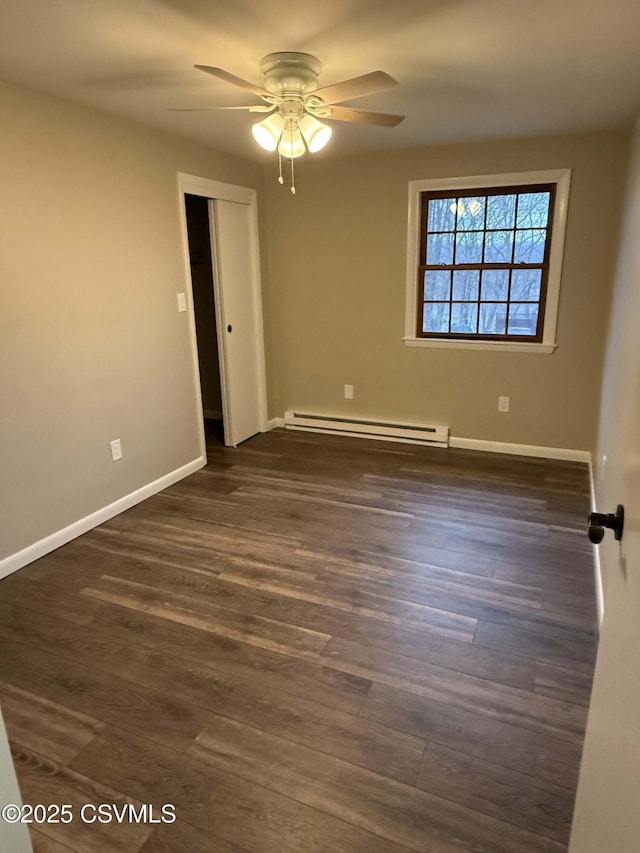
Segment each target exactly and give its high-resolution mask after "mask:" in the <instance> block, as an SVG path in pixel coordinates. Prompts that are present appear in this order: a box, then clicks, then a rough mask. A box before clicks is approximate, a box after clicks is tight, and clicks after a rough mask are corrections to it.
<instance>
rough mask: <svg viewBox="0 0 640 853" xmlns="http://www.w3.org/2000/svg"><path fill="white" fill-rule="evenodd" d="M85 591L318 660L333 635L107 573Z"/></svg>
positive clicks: (230, 635)
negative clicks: (231, 608) (159, 589)
mask: <svg viewBox="0 0 640 853" xmlns="http://www.w3.org/2000/svg"><path fill="white" fill-rule="evenodd" d="M81 592H82V594H83V595H87V596H90V597H92V598H97V599H99V600H101V601H106V602H109V603H110V604H116V605H118V606H119V607H126V608H128V609H130V610H134V611H137V610H139V611H141V612H143V613H149V614H151V615H154V616H159V617H160V618H162V619H167V620H169V621H171V622H180V623H182V624H185V625H191V626H192V627H194V628H199V629H200V630H203V631H210V632H211V633H212V634H219V635H221V636H223V637H230V638H231V639H234V640H241V641H242V642H243V643H249V644H250V645H255V646H260V647H261V648H265V649H269V650H271V651H276V652H281V653H284V654H288V655H290V656H291V657H299V658H302V659H303V660H317V658H318V655H319V654H320V653H321V652H322V650H323V649H324V647H325V646H326V644H327V642H328V641H329V639H330V637H329V635H328V634H322V633H320V632H318V631H314V630H312V629H311V628H299V627H298V626H295V625H289V624H287V623H284V622H277V621H276V620H274V619H266V618H265V617H263V616H254V615H251V614H244V613H238V612H237V611H235V610H230V609H228V608H226V607H220V606H219V605H216V604H212V603H211V602H208V601H202V600H200V599H197V598H194V597H192V596H187V595H178V594H175V593H166V592H165V593H162V592H159V591H158V590H156V589H154V588H153V587H151V586H148V585H147V584H141V583H138V582H137V581H130V580H125V579H124V578H114V577H110V576H108V575H105V576H104V577H102V578H100V581H99V585H98V584H96V585H94V586H91V587H85V588H84V589H83V590H82V591H81Z"/></svg>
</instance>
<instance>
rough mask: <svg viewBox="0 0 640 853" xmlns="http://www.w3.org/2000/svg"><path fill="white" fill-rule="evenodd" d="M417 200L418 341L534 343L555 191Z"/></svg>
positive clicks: (427, 195) (527, 189) (430, 195)
mask: <svg viewBox="0 0 640 853" xmlns="http://www.w3.org/2000/svg"><path fill="white" fill-rule="evenodd" d="M421 196H422V216H421V240H420V246H421V249H420V264H419V267H418V276H419V288H418V295H419V311H418V330H417V334H418V337H429V338H434V337H441V338H463V339H464V338H467V339H481V340H512V341H513V340H516V341H517V340H522V341H531V342H538V341H541V340H542V331H543V329H542V324H543V318H544V302H545V296H546V285H547V278H548V270H549V251H550V243H551V228H552V212H553V205H554V198H555V184H544V185H535V186H516V187H496V188H487V189H482V190H469V191H458V192H451V191H449V192H424V193H422V194H421Z"/></svg>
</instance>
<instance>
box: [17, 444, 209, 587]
mask: <svg viewBox="0 0 640 853" xmlns="http://www.w3.org/2000/svg"><path fill="white" fill-rule="evenodd" d="M206 464H207V460H206V458H205V457H204V456H200V457H199V458H198V459H194V460H193V461H192V462H188V463H187V464H186V465H183V466H182V467H181V468H176V469H175V470H174V471H170V472H169V473H168V474H165V475H164V476H163V477H160V478H159V479H158V480H154V481H153V482H152V483H147V485H146V486H142V487H141V488H139V489H136V491H135V492H131V493H130V494H128V495H125V496H124V497H122V498H119V499H118V500H117V501H114V502H113V503H110V504H108V506H104V507H102V509H98V510H96V511H95V512H92V513H91V514H90V515H86V516H85V517H84V518H80V519H79V520H78V521H74V522H73V524H69V525H68V526H67V527H63V528H62V530H57V531H56V532H55V533H52V534H51V535H50V536H45V538H44V539H40V540H39V541H38V542H34V543H33V545H28V546H27V547H26V548H23V549H22V550H21V551H17V552H16V553H15V554H10V555H9V556H8V557H5V558H4V559H3V560H0V579H2V578H4V577H6V576H7V575H10V574H11V573H12V572H15V571H17V570H18V569H21V568H22V567H23V566H26V565H28V564H29V563H33V561H34V560H38V559H39V558H40V557H44V555H45V554H49V553H50V552H51V551H55V550H56V548H60V547H61V546H62V545H66V543H67V542H70V541H71V540H72V539H76V538H77V537H78V536H81V535H82V534H83V533H86V532H87V531H89V530H92V529H93V528H94V527H97V526H98V525H99V524H103V523H104V522H105V521H109V519H110V518H113V517H114V516H115V515H119V514H120V513H121V512H124V511H125V510H126V509H130V508H131V507H132V506H135V505H136V504H138V503H140V502H141V501H143V500H145V499H146V498H150V497H151V496H152V495H155V494H156V493H157V492H161V491H162V490H163V489H166V488H168V487H169V486H172V485H173V484H174V483H177V482H178V480H182V479H184V478H185V477H188V476H189V474H193V473H195V472H196V471H198V470H199V469H200V468H203V467H204V466H205V465H206Z"/></svg>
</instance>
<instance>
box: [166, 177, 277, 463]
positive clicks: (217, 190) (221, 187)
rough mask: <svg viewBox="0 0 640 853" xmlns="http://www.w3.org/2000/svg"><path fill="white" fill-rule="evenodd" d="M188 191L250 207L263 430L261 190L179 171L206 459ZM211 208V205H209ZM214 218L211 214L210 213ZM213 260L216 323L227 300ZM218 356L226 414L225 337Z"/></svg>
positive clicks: (191, 330)
mask: <svg viewBox="0 0 640 853" xmlns="http://www.w3.org/2000/svg"><path fill="white" fill-rule="evenodd" d="M185 193H188V194H190V195H196V196H201V197H202V198H206V199H208V200H216V199H221V200H223V201H234V202H237V203H238V204H246V205H248V207H249V222H250V233H249V241H250V245H251V294H252V298H253V300H254V306H255V315H254V316H255V328H254V334H255V336H256V341H257V343H258V347H257V350H258V363H257V364H256V368H257V371H258V399H257V400H256V407H257V414H258V421H259V423H260V424H261V430H262V432H266V430H267V428H268V427H267V376H266V365H265V355H264V319H263V312H262V282H261V279H260V248H259V242H258V193H257V192H256V190H254V189H251V188H249V187H241V186H236V185H235V184H226V183H223V182H222V181H214V180H211V179H209V178H199V177H197V176H195V175H187V174H185V173H183V172H178V202H179V209H180V229H181V232H182V250H183V256H184V273H185V283H186V285H187V286H186V287H185V293H186V302H187V313H188V317H189V338H190V344H191V356H192V362H193V388H194V394H195V397H196V410H197V413H198V429H199V441H200V451H201V453H202V455H203V457H204V458H205V459H206V457H207V451H206V439H205V432H204V411H203V405H202V389H201V387H200V369H199V361H198V342H197V337H196V317H195V307H194V303H193V288H192V285H191V263H190V259H189V236H188V232H187V217H186V212H185V205H184V196H185ZM209 208H210V209H211V205H210V206H209ZM209 218H210V220H211V214H210V215H209ZM214 224H215V223H213V222H211V221H210V222H209V230H210V233H211V235H212V241H213V233H214V231H215V228H214ZM211 251H212V256H213V258H214V260H215V256H216V247H215V245H213V242H212V245H211ZM215 266H216V265H215V263H214V282H213V286H214V298H215V301H216V323H217V322H218V321H219V317H220V310H219V309H220V306H221V305H222V304H223V302H224V292H223V287H224V282H222V281H221V280H220V277H219V276H218V275H217V274H216V269H215ZM218 359H219V363H220V388H221V392H222V411H223V417H224V416H225V415H226V414H227V412H228V411H229V408H230V407H229V398H230V394H231V393H232V390H231V389H230V388H229V387H228V383H227V377H226V369H227V362H226V352H225V336H224V335H222V336H221V335H218Z"/></svg>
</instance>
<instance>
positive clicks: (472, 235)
mask: <svg viewBox="0 0 640 853" xmlns="http://www.w3.org/2000/svg"><path fill="white" fill-rule="evenodd" d="M483 239H484V234H483V232H482V231H458V233H457V234H456V263H457V264H479V263H482V241H483Z"/></svg>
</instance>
